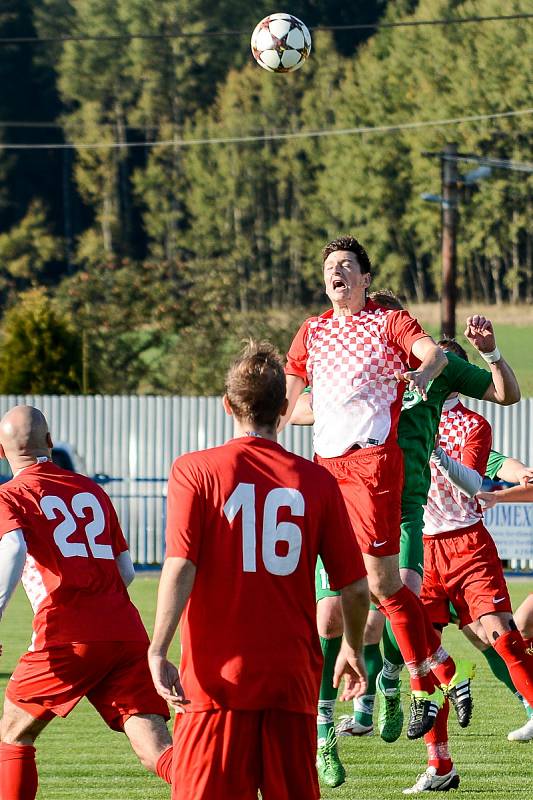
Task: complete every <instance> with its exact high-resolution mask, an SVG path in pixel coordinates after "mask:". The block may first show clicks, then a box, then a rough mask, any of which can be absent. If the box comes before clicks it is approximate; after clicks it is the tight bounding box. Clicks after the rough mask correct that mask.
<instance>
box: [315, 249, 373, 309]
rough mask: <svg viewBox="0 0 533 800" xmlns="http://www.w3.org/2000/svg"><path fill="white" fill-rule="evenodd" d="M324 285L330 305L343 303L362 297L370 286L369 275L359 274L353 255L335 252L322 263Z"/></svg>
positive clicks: (349, 252) (344, 251)
mask: <svg viewBox="0 0 533 800" xmlns="http://www.w3.org/2000/svg"><path fill="white" fill-rule="evenodd" d="M324 283H325V285H326V294H327V296H328V297H329V299H330V300H331V302H332V303H343V302H344V303H345V302H347V301H349V300H351V299H359V298H360V297H361V296H364V293H365V290H366V289H367V288H368V286H369V285H370V273H369V272H364V273H362V272H361V268H360V266H359V262H358V260H357V256H356V255H355V253H352V252H351V251H350V250H335V251H334V252H333V253H330V254H329V256H328V257H327V258H326V260H325V261H324Z"/></svg>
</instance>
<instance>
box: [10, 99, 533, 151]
mask: <svg viewBox="0 0 533 800" xmlns="http://www.w3.org/2000/svg"><path fill="white" fill-rule="evenodd" d="M530 114H533V108H524V109H519V110H517V111H502V112H498V113H494V114H474V115H470V116H466V117H452V118H449V119H434V120H424V121H419V122H403V123H398V124H396V125H376V126H361V127H357V128H326V129H323V130H318V131H292V132H289V133H265V134H261V135H257V136H228V137H214V138H210V139H207V138H206V139H164V140H160V141H151V142H148V141H145V142H65V143H57V144H44V143H43V144H3V143H0V150H125V149H126V150H127V149H128V148H134V147H136V148H138V147H146V148H151V147H180V148H181V147H195V146H199V145H213V144H249V143H252V142H272V141H280V140H289V139H316V138H321V137H326V136H348V135H351V134H357V133H359V134H373V133H396V132H401V131H407V130H417V129H420V128H429V127H439V126H445V125H460V124H463V123H468V122H483V121H486V120H491V119H505V118H510V117H521V116H528V115H530Z"/></svg>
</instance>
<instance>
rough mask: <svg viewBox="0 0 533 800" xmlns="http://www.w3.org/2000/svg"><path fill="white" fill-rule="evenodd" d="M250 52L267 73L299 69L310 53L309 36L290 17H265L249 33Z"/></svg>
mask: <svg viewBox="0 0 533 800" xmlns="http://www.w3.org/2000/svg"><path fill="white" fill-rule="evenodd" d="M251 46H252V53H253V54H254V58H255V60H256V61H257V63H258V64H259V66H260V67H263V69H266V70H268V71H269V72H293V71H294V70H295V69H300V67H301V66H302V64H303V63H304V61H305V60H306V58H307V57H308V56H309V53H310V52H311V34H310V33H309V29H308V28H307V26H306V25H304V23H303V22H302V21H301V20H299V19H297V18H296V17H293V16H292V14H269V16H268V17H265V18H264V19H262V20H261V22H260V23H259V24H258V25H256V27H255V30H254V32H253V33H252V41H251Z"/></svg>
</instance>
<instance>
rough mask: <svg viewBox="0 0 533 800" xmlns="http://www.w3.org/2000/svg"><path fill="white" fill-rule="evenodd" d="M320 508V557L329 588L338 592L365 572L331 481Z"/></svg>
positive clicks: (357, 547)
mask: <svg viewBox="0 0 533 800" xmlns="http://www.w3.org/2000/svg"><path fill="white" fill-rule="evenodd" d="M327 477H328V478H329V477H331V476H330V475H328V476H327ZM323 508H324V512H325V513H324V517H323V523H322V524H323V531H322V538H321V545H320V557H321V558H322V561H323V562H324V566H325V568H326V572H327V573H328V577H329V583H330V586H331V588H332V589H333V590H334V591H338V590H339V589H342V587H343V586H347V585H348V584H349V583H353V582H354V581H357V580H360V578H363V577H364V576H365V575H366V569H365V564H364V561H363V556H362V555H361V549H360V547H359V545H358V543H357V539H356V538H355V533H354V531H353V528H352V524H351V522H350V518H349V516H348V512H347V510H346V505H345V503H344V500H343V497H342V495H341V492H340V489H339V487H338V486H337V484H336V482H335V480H334V479H332V481H331V483H330V489H329V493H328V497H327V499H326V501H325V502H324V504H323Z"/></svg>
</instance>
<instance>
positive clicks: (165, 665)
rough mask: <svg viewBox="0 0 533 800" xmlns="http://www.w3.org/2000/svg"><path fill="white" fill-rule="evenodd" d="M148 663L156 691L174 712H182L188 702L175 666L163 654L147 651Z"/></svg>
mask: <svg viewBox="0 0 533 800" xmlns="http://www.w3.org/2000/svg"><path fill="white" fill-rule="evenodd" d="M148 664H149V666H150V672H151V673H152V680H153V682H154V686H155V689H156V692H157V693H158V694H159V695H161V697H162V698H163V700H166V701H167V703H168V704H169V706H171V707H172V708H174V709H175V711H176V713H178V714H184V713H185V708H184V706H186V705H188V704H189V703H190V700H187V698H186V697H185V692H184V691H183V687H182V685H181V683H180V676H179V672H178V670H177V668H176V667H175V666H174V664H172V663H171V662H170V661H168V660H167V659H166V658H164V657H163V656H159V655H155V654H151V653H150V652H149V653H148Z"/></svg>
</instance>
